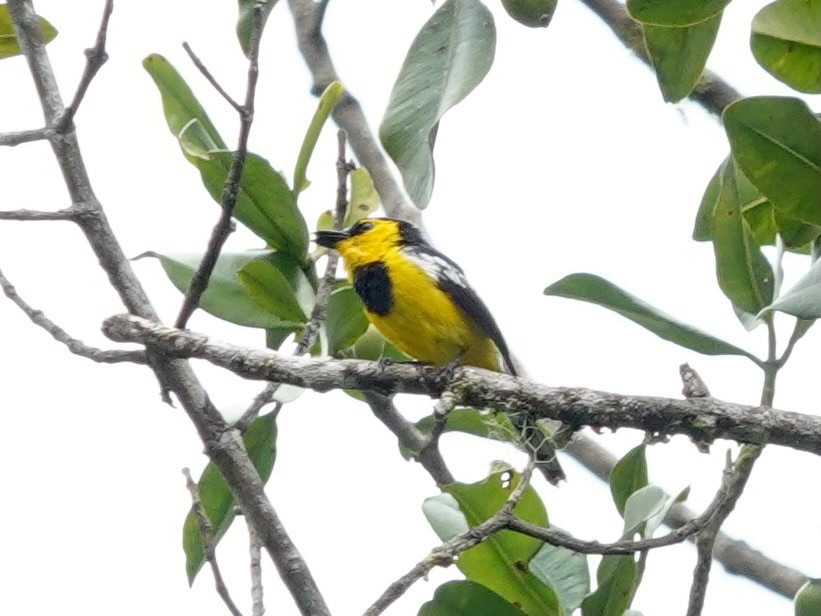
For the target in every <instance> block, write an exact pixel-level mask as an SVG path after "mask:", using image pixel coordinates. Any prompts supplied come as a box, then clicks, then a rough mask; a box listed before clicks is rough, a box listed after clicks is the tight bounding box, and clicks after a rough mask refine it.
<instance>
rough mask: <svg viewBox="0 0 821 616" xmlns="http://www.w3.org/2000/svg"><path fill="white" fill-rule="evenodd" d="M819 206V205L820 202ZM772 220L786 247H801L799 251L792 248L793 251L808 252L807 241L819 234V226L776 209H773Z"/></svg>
mask: <svg viewBox="0 0 821 616" xmlns="http://www.w3.org/2000/svg"><path fill="white" fill-rule="evenodd" d="M819 207H821V204H820V205H819ZM773 220H774V221H775V226H776V228H777V229H778V234H779V235H780V236H781V239H782V240H784V246H785V247H787V248H788V249H795V248H801V249H802V250H801V251H796V250H793V252H803V253H805V254H806V253H807V252H809V243H810V242H812V241H813V240H814V239H815V238H817V237H818V236H819V235H821V227H818V226H815V225H808V224H806V223H803V222H800V221H798V220H793V219H792V218H789V217H788V216H785V215H784V214H782V213H781V212H779V211H777V210H775V211H773Z"/></svg>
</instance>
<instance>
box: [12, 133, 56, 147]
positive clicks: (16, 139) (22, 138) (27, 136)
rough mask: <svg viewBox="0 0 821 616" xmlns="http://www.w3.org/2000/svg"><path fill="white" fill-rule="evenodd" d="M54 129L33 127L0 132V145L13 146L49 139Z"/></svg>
mask: <svg viewBox="0 0 821 616" xmlns="http://www.w3.org/2000/svg"><path fill="white" fill-rule="evenodd" d="M53 132H54V131H52V130H50V129H48V128H35V129H33V130H21V131H17V132H14V133H2V134H0V147H1V146H9V147H12V148H13V147H14V146H16V145H20V144H21V143H29V142H31V141H42V140H43V139H49V138H50V136H51V134H52V133H53Z"/></svg>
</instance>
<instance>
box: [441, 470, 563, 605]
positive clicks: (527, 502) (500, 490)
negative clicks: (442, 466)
mask: <svg viewBox="0 0 821 616" xmlns="http://www.w3.org/2000/svg"><path fill="white" fill-rule="evenodd" d="M520 477H521V476H520V475H519V474H518V473H516V472H515V471H512V470H506V471H502V472H497V473H493V474H491V475H490V476H489V477H488V478H487V479H485V480H484V481H480V482H478V483H474V484H463V483H453V484H450V485H447V486H444V487H443V491H445V492H447V493H449V494H451V495H453V497H454V498H455V499H456V501H457V502H458V503H459V508H460V509H461V511H462V513H463V514H464V516H465V519H466V520H467V522H468V524H469V525H470V526H471V527H473V526H476V525H477V524H481V523H482V522H484V521H485V520H487V519H488V518H490V517H491V516H493V515H494V514H495V513H496V512H498V511H499V510H500V509H501V508H502V506H503V505H504V503H505V500H506V499H507V497H508V496H509V495H510V493H511V491H513V489H515V487H516V485H518V483H519V480H520ZM506 478H507V479H509V480H508V481H505V479H506ZM513 511H514V513H516V515H518V516H519V517H520V518H522V519H523V520H527V521H528V522H531V523H532V524H538V525H539V526H547V512H546V511H545V508H544V505H543V504H542V501H541V499H540V498H539V496H538V494H536V491H535V490H534V489H533V488H532V487H531V486H528V487H527V489H526V490H525V492H524V494H523V495H522V498H521V500H520V501H519V503H518V504H517V506H516V507H515V508H514V510H513ZM541 546H542V542H541V541H539V540H538V539H533V538H532V537H526V536H524V535H519V534H517V533H513V532H511V531H506V530H503V531H499V532H498V533H494V534H493V535H491V536H490V537H488V539H487V540H485V541H484V542H483V543H481V544H479V545H477V546H475V547H473V548H471V549H470V550H467V551H466V552H463V553H462V554H461V555H460V556H459V559H458V560H457V561H456V565H457V566H458V567H459V570H460V571H461V572H462V573H464V574H465V576H466V577H467V578H468V579H469V580H472V581H474V582H478V583H480V584H482V585H484V586H486V587H487V588H489V589H490V590H492V591H493V592H495V593H497V594H499V595H500V596H502V597H503V598H505V599H506V600H507V601H510V602H511V603H513V604H514V605H516V606H518V607H519V608H520V609H522V610H523V611H524V612H525V613H526V614H529V615H530V616H551V615H556V616H558V615H559V613H560V612H559V605H558V599H557V598H556V595H555V593H554V592H553V591H552V590H551V589H550V588H549V587H547V586H545V585H544V584H543V583H542V582H541V581H539V579H538V578H537V577H536V576H534V575H533V574H532V573H531V572H529V571H528V563H529V562H530V560H531V559H532V558H533V557H534V556H535V555H536V554H537V553H538V551H539V550H540V549H541Z"/></svg>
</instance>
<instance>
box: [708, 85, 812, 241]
mask: <svg viewBox="0 0 821 616" xmlns="http://www.w3.org/2000/svg"><path fill="white" fill-rule="evenodd" d="M724 127H725V129H726V130H727V136H728V137H729V139H730V146H731V147H732V150H733V158H734V159H735V161H736V163H737V164H738V166H739V167H740V168H741V170H742V171H743V172H744V174H745V175H746V176H747V177H748V178H749V179H750V181H751V182H752V183H753V184H755V185H756V186H757V187H758V189H759V190H760V191H761V192H762V193H763V194H764V195H766V196H767V198H768V199H769V200H770V201H771V202H772V204H773V207H774V208H775V209H776V210H778V211H779V212H780V213H782V214H784V215H785V216H788V217H789V218H792V219H794V220H800V221H803V222H805V223H809V224H811V225H815V226H821V206H819V198H818V195H821V121H819V120H818V118H817V117H815V115H813V113H812V111H810V109H809V107H807V104H806V103H804V102H803V101H801V100H799V99H797V98H781V97H775V96H769V97H768V96H761V97H754V98H744V99H741V100H740V101H736V102H735V103H733V104H731V105H729V106H728V107H727V108H726V109H725V111H724Z"/></svg>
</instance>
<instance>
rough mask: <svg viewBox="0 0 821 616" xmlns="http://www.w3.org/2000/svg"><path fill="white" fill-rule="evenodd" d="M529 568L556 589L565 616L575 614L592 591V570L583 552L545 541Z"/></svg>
mask: <svg viewBox="0 0 821 616" xmlns="http://www.w3.org/2000/svg"><path fill="white" fill-rule="evenodd" d="M554 528H555V527H554ZM527 567H528V569H529V570H530V572H531V573H532V574H533V575H535V576H536V577H537V578H538V579H539V580H541V581H542V582H543V583H545V584H547V585H548V586H550V588H552V589H553V591H554V592H555V593H556V597H557V598H558V600H559V605H560V606H561V609H562V613H563V614H565V615H569V614H572V613H573V612H574V611H575V610H576V609H577V608H578V607H579V606H580V605H581V604H582V601H583V600H584V598H585V597H586V596H587V595H588V593H589V592H590V570H589V569H588V567H587V556H585V555H584V554H579V553H577V552H574V551H572V550H568V549H567V548H560V547H556V546H555V545H550V544H549V543H545V544H543V545H542V547H541V549H540V550H539V551H538V553H537V554H536V556H534V557H533V558H532V559H531V560H530V562H529V563H528V565H527Z"/></svg>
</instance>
